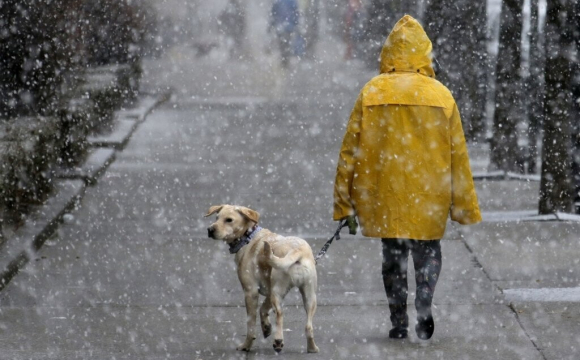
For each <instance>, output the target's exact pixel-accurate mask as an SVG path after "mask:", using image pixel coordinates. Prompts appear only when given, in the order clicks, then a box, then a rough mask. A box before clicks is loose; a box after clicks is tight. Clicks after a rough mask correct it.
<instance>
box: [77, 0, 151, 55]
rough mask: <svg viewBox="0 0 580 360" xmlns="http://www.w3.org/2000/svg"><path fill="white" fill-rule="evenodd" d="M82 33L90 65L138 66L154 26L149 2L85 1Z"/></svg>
mask: <svg viewBox="0 0 580 360" xmlns="http://www.w3.org/2000/svg"><path fill="white" fill-rule="evenodd" d="M83 17H84V23H85V25H84V26H83V32H84V40H85V46H86V48H87V61H88V63H89V64H91V65H107V64H117V63H123V64H126V63H134V62H137V61H138V60H139V58H140V56H141V55H143V51H144V49H145V48H146V43H147V41H148V38H147V36H146V34H147V30H148V29H149V30H151V24H152V23H153V24H154V22H155V16H154V12H153V10H152V8H151V5H150V4H149V2H147V1H140V2H135V1H128V0H91V1H84V9H83Z"/></svg>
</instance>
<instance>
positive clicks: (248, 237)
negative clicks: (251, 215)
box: [230, 225, 262, 254]
mask: <svg viewBox="0 0 580 360" xmlns="http://www.w3.org/2000/svg"><path fill="white" fill-rule="evenodd" d="M260 230H262V228H261V227H259V226H258V225H255V226H254V227H253V228H252V229H250V230H249V231H247V232H246V234H245V235H244V236H242V237H241V238H239V239H237V240H235V241H234V242H232V243H231V244H230V254H235V253H237V252H238V251H240V249H241V248H243V247H244V246H246V245H248V244H249V243H250V241H252V239H253V238H254V236H256V234H257V233H258V232H260Z"/></svg>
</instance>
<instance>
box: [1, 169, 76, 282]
mask: <svg viewBox="0 0 580 360" xmlns="http://www.w3.org/2000/svg"><path fill="white" fill-rule="evenodd" d="M55 188H56V189H55V190H56V191H55V195H54V196H53V197H51V198H49V199H48V200H47V201H46V203H45V204H44V205H43V206H40V207H38V208H37V209H35V210H34V211H33V212H32V213H30V214H29V215H28V219H27V221H26V223H25V224H24V225H23V226H22V227H20V228H19V229H18V230H17V231H16V232H15V233H14V235H13V236H12V237H10V239H7V240H6V242H4V243H3V244H2V246H1V247H0V291H1V290H2V289H4V288H5V287H6V285H8V283H9V282H10V280H11V279H12V278H13V277H14V276H15V275H16V274H17V273H18V271H19V270H20V269H21V268H22V267H24V265H26V264H27V263H28V261H30V259H31V258H32V256H33V255H34V253H35V252H36V251H38V249H40V248H41V247H42V245H43V244H44V242H45V241H46V239H48V238H49V237H50V236H51V235H52V234H53V233H54V231H55V230H56V229H57V227H58V224H59V223H60V222H61V221H62V218H63V216H64V214H66V213H67V212H69V211H70V210H72V209H73V208H75V207H76V205H77V203H78V202H79V201H80V200H81V198H82V197H83V195H84V193H85V189H86V186H85V184H84V183H83V182H82V181H80V180H57V181H56V184H55Z"/></svg>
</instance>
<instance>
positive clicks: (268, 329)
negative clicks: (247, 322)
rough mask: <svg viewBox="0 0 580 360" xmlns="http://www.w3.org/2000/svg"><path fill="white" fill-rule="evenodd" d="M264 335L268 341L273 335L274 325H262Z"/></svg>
mask: <svg viewBox="0 0 580 360" xmlns="http://www.w3.org/2000/svg"><path fill="white" fill-rule="evenodd" d="M262 334H264V339H266V338H267V337H268V336H270V335H272V325H270V324H267V325H264V324H262Z"/></svg>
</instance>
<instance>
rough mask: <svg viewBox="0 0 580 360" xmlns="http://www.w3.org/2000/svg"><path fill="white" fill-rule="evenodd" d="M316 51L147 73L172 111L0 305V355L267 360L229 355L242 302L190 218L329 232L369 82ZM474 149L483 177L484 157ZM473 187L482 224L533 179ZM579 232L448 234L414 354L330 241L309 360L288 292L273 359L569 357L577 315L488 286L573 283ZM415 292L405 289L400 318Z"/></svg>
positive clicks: (202, 223) (579, 311) (526, 226)
mask: <svg viewBox="0 0 580 360" xmlns="http://www.w3.org/2000/svg"><path fill="white" fill-rule="evenodd" d="M325 46H327V47H326V48H324V49H323V50H324V51H321V56H320V59H321V61H320V62H308V63H302V64H295V65H294V66H293V68H292V69H293V70H291V71H282V70H281V69H280V68H279V67H278V66H277V65H276V63H275V61H272V60H271V59H268V58H265V59H261V60H260V61H257V60H256V61H248V62H245V63H239V64H238V63H234V64H232V63H231V62H220V61H217V60H216V59H211V58H209V59H208V58H206V59H198V60H195V59H194V57H193V55H192V51H191V50H188V49H183V48H181V49H180V48H176V49H174V50H172V52H171V53H170V54H169V55H168V57H167V58H165V59H162V60H157V61H150V62H148V63H147V64H146V73H145V79H144V84H145V86H146V87H147V89H148V90H156V89H161V90H163V89H165V88H167V87H169V86H171V87H172V88H173V89H174V97H173V98H172V100H171V101H170V102H168V103H166V104H165V105H163V106H162V107H160V108H158V109H157V110H155V111H154V112H153V114H152V115H150V116H149V117H148V118H147V120H146V121H145V122H144V123H143V124H141V125H140V127H139V128H138V129H137V130H136V132H135V134H134V135H133V138H132V139H131V141H130V142H129V143H128V145H127V147H126V148H125V149H124V150H123V151H122V152H119V153H118V154H117V159H116V161H115V162H114V163H113V164H112V165H111V166H110V168H109V169H108V170H107V172H106V173H105V174H104V175H103V176H102V178H101V179H100V180H99V182H98V184H97V185H96V186H94V187H91V188H88V189H87V192H86V195H85V197H84V199H83V201H82V203H81V207H80V209H78V210H77V211H75V212H74V213H73V214H72V215H73V217H72V218H70V217H69V220H68V221H67V222H66V223H65V224H63V225H62V226H61V227H60V229H59V231H58V234H57V236H55V237H54V238H53V239H51V240H49V241H48V242H47V243H46V244H45V246H44V248H42V249H41V251H40V252H39V254H38V257H37V258H36V259H34V260H33V261H31V263H30V264H28V266H27V267H26V268H25V269H24V270H23V271H22V272H21V273H19V274H18V275H17V276H16V277H15V278H14V279H13V280H12V282H11V283H10V284H9V285H8V286H7V287H6V288H5V290H4V291H3V292H2V293H0V345H1V346H2V352H1V353H0V359H163V358H167V359H195V360H198V359H199V360H207V359H262V358H271V357H273V356H274V351H273V350H272V345H271V341H272V339H267V340H263V339H261V338H260V339H257V340H256V342H255V343H254V349H253V351H252V352H250V353H241V352H236V350H235V347H236V346H237V345H238V344H239V343H240V342H241V341H242V339H243V337H244V336H245V309H244V306H243V293H242V290H241V287H240V285H239V282H238V280H237V275H236V273H235V265H234V262H233V258H232V257H231V256H230V255H229V253H228V251H227V246H226V245H224V244H222V243H220V242H217V241H213V240H209V239H207V238H206V230H205V229H206V227H207V225H208V220H207V219H204V218H203V215H204V214H205V213H206V211H207V209H208V208H209V207H210V206H211V205H216V204H222V203H235V204H240V205H245V206H249V207H251V208H254V209H255V210H258V211H259V212H260V213H261V215H262V217H261V224H262V226H264V227H266V228H268V229H270V230H272V231H275V232H277V233H281V234H294V235H300V236H302V237H304V238H305V239H306V240H307V241H308V242H309V243H310V244H311V246H312V247H313V249H314V251H315V252H316V251H318V250H319V249H320V248H321V247H322V245H323V243H324V242H325V240H326V239H327V238H328V237H329V236H330V235H331V234H332V232H333V231H334V228H335V224H334V223H333V222H332V221H331V211H332V189H333V181H334V172H335V168H336V159H337V156H338V149H339V147H340V141H341V139H342V135H343V132H344V127H345V125H346V121H347V118H348V115H349V112H350V108H351V106H352V104H353V103H354V100H355V98H356V95H357V92H358V90H359V88H360V86H362V84H364V82H365V81H366V80H367V79H368V78H369V76H371V75H372V73H369V72H368V71H366V70H364V69H363V68H362V67H361V66H360V65H359V64H356V63H344V62H342V61H340V60H336V59H337V58H338V59H340V56H336V53H335V52H337V51H340V48H336V49H335V50H333V47H332V46H331V45H329V44H327V45H325ZM233 99H235V101H234V100H233ZM478 150H479V149H478ZM473 153H474V154H481V155H480V157H478V158H477V159H474V160H475V161H476V163H478V164H481V163H482V162H483V161H484V159H483V157H485V151H474V152H473ZM477 186H478V192H479V196H480V202H481V205H482V210H483V211H485V212H486V213H497V212H498V211H507V212H509V211H517V210H533V209H534V208H535V204H537V191H538V190H537V184H536V183H533V182H521V181H489V182H479V183H478V184H477ZM496 218H497V217H496ZM579 233H580V224H578V223H562V222H512V221H508V222H501V221H489V222H484V223H482V224H480V225H476V226H472V227H461V226H459V225H454V224H449V226H448V229H447V232H446V235H445V238H444V240H443V243H442V248H443V271H442V274H441V279H440V282H439V285H438V287H437V291H436V294H435V299H434V305H435V306H434V316H435V321H436V330H435V334H434V336H433V338H432V339H431V340H429V341H421V340H418V338H417V337H416V335H415V333H414V331H413V326H411V331H410V337H409V339H407V340H404V341H400V340H398V341H397V340H390V339H388V330H389V329H390V324H389V314H388V307H387V306H386V304H387V303H386V297H385V295H384V290H383V285H382V279H381V252H380V241H378V240H377V239H364V238H362V237H360V236H354V237H352V236H348V235H345V236H343V238H342V239H341V240H340V241H337V242H335V243H334V244H333V245H332V246H331V247H330V250H329V251H328V256H327V257H326V258H324V259H323V260H322V261H321V262H320V264H319V266H318V268H317V270H318V275H319V287H318V302H319V307H318V311H317V313H316V316H315V318H314V326H315V338H316V341H317V344H318V346H319V347H320V350H321V351H320V353H319V354H316V355H312V354H306V341H305V337H304V332H303V329H304V325H305V314H304V311H303V309H302V307H301V306H300V296H299V294H298V293H297V292H295V291H292V292H291V293H290V294H288V296H287V298H286V301H285V311H286V316H285V325H284V334H285V347H284V351H283V352H282V354H281V356H284V357H285V358H291V359H294V358H309V359H337V358H342V359H356V358H366V359H374V358H378V357H383V358H388V359H403V358H404V359H407V358H419V357H421V358H431V359H576V358H578V354H579V353H580V335H579V334H580V325H578V324H579V322H578V319H579V318H580V304H579V303H578V302H566V303H564V302H545V301H533V302H528V301H512V302H511V303H510V302H508V301H506V300H505V298H504V295H503V294H502V290H503V289H523V288H551V289H557V288H573V287H578V286H579V283H580V272H579V271H578V269H579V266H578V250H577V246H576V244H577V241H578V234H579ZM411 268H412V266H411ZM409 278H410V279H412V278H413V276H412V274H411V276H409ZM554 291H557V290H554ZM413 292H414V286H413V285H412V284H411V286H410V293H411V294H410V297H409V304H413V301H414V299H413ZM409 312H410V314H409V315H410V318H411V319H413V318H414V309H413V306H412V305H411V306H410V310H409Z"/></svg>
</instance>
